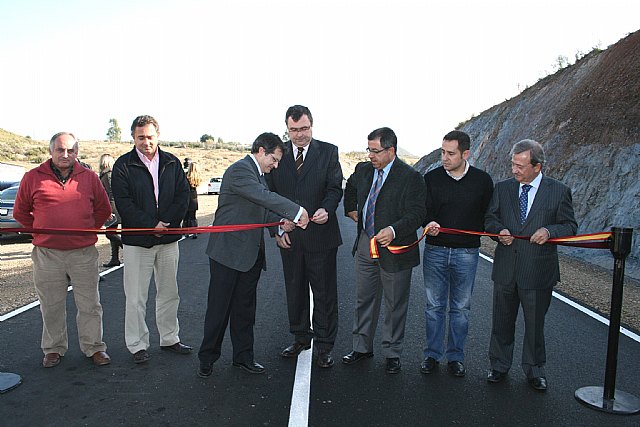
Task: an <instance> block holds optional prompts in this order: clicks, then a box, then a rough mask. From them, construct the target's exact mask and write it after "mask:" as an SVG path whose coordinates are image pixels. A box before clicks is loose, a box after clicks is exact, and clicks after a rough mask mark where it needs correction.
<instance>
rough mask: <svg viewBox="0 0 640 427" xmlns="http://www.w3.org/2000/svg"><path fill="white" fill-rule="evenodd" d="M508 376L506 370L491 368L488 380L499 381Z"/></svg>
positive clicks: (491, 381)
mask: <svg viewBox="0 0 640 427" xmlns="http://www.w3.org/2000/svg"><path fill="white" fill-rule="evenodd" d="M506 377H507V373H506V372H500V371H496V370H495V369H491V370H490V371H489V374H488V375H487V381H488V382H490V383H499V382H500V381H502V380H504V379H505V378H506Z"/></svg>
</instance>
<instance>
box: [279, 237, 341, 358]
mask: <svg viewBox="0 0 640 427" xmlns="http://www.w3.org/2000/svg"><path fill="white" fill-rule="evenodd" d="M337 252H338V249H337V248H334V249H329V250H327V251H322V252H305V251H302V250H296V249H295V248H292V249H281V250H280V254H281V256H282V269H283V270H284V281H285V287H286V290H287V308H288V312H289V331H290V332H291V333H292V334H293V335H295V339H296V341H297V342H300V343H303V344H309V343H310V342H311V339H312V338H313V339H314V342H315V344H314V345H315V347H316V349H317V350H318V351H331V349H332V348H333V344H334V342H335V340H336V335H337V333H338V284H337V273H336V255H337ZM309 286H311V291H312V292H313V323H312V322H311V320H309V318H310V316H309V314H310V307H309ZM312 326H313V330H312Z"/></svg>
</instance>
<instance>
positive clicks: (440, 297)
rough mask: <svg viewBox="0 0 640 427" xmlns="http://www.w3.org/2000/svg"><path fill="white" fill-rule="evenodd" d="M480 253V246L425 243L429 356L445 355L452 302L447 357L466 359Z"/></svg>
mask: <svg viewBox="0 0 640 427" xmlns="http://www.w3.org/2000/svg"><path fill="white" fill-rule="evenodd" d="M478 257H479V250H478V248H446V247H443V246H433V245H429V244H427V245H425V249H424V260H423V263H422V266H423V271H424V283H425V288H426V290H427V308H426V310H425V317H426V342H427V345H426V348H425V349H424V357H425V358H427V357H433V358H434V359H436V360H438V361H440V360H442V358H443V356H444V329H445V320H446V316H445V311H447V305H448V307H449V310H448V313H449V336H448V340H447V352H446V357H447V360H448V361H449V362H453V361H459V362H462V361H464V342H465V340H466V338H467V332H468V331H469V312H470V310H471V294H472V292H473V283H474V281H475V277H476V269H477V267H478Z"/></svg>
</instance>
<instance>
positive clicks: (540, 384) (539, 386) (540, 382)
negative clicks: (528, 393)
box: [527, 377, 547, 392]
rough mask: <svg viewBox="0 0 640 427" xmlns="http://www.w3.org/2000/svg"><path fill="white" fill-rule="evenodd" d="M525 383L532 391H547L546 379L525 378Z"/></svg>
mask: <svg viewBox="0 0 640 427" xmlns="http://www.w3.org/2000/svg"><path fill="white" fill-rule="evenodd" d="M527 382H528V383H529V385H530V386H531V387H533V389H534V390H537V391H541V392H545V391H547V379H546V378H545V377H535V378H527Z"/></svg>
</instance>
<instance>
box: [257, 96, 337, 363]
mask: <svg viewBox="0 0 640 427" xmlns="http://www.w3.org/2000/svg"><path fill="white" fill-rule="evenodd" d="M285 123H286V124H287V130H288V132H289V137H290V141H288V142H286V143H285V146H286V149H287V153H286V154H285V155H284V156H283V158H282V162H281V164H280V167H279V168H278V169H276V170H274V171H273V172H272V173H270V174H269V176H268V177H267V181H268V182H269V186H270V188H271V189H272V190H273V191H275V192H276V193H278V194H280V195H281V196H284V197H286V198H288V199H289V200H292V201H294V202H296V203H298V204H300V205H301V206H304V207H305V209H306V210H307V212H309V214H310V215H312V216H311V218H310V223H309V226H308V227H307V228H306V229H305V230H301V229H294V230H293V231H291V232H290V233H283V234H281V233H278V234H276V236H275V238H276V241H277V244H278V246H279V247H280V255H281V257H282V269H283V271H284V281H285V287H286V290H287V307H288V311H289V331H290V332H291V333H292V334H293V336H294V338H295V340H294V342H293V344H291V345H290V346H289V347H287V348H285V349H284V350H283V351H282V353H281V355H282V357H291V358H294V357H297V356H298V354H300V352H301V351H302V350H306V349H308V348H310V346H311V339H312V338H313V341H314V348H315V350H316V352H317V354H318V359H317V364H318V366H319V367H321V368H330V367H331V366H333V359H332V357H331V350H332V348H333V344H334V342H335V339H336V334H337V332H338V286H337V272H336V256H337V253H338V246H340V245H341V244H342V238H341V236H340V228H339V227H338V218H337V216H336V209H337V208H338V204H339V203H340V199H342V169H341V168H340V162H339V161H338V147H336V146H335V145H333V144H329V143H327V142H323V141H319V140H317V139H314V138H313V137H312V132H313V116H312V115H311V111H309V109H308V108H307V107H304V106H302V105H294V106H292V107H289V109H287V113H286V115H285ZM289 150H290V151H289ZM309 288H311V290H312V292H313V322H312V321H311V320H310V307H309V306H310V303H309ZM312 323H313V324H312ZM312 326H313V328H312Z"/></svg>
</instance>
